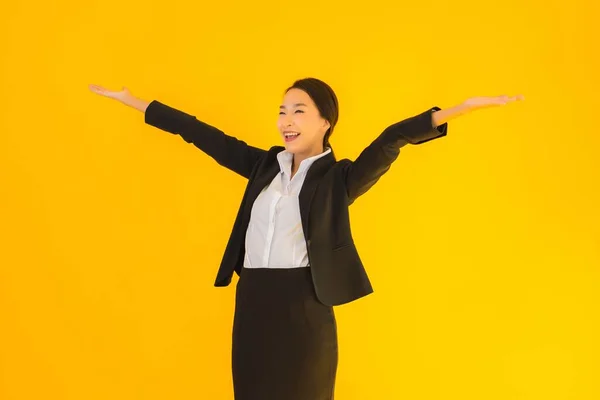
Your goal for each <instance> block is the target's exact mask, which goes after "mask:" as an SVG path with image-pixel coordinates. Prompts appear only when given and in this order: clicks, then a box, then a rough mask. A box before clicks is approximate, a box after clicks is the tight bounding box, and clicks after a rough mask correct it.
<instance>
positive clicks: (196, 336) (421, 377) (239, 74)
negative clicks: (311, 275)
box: [0, 0, 600, 400]
mask: <svg viewBox="0 0 600 400" xmlns="http://www.w3.org/2000/svg"><path fill="white" fill-rule="evenodd" d="M37 3H38V4H30V3H27V2H16V1H15V2H13V3H12V4H4V5H3V6H2V12H1V13H0V14H1V16H0V44H1V47H0V50H1V56H0V57H1V63H0V71H1V75H0V78H1V81H0V87H1V96H0V102H1V107H2V108H1V110H2V113H1V117H0V221H1V222H0V224H1V229H0V235H1V237H0V239H1V242H0V243H1V248H0V399H2V400H22V399H61V400H62V399H64V400H71V399H72V400H81V399H86V400H95V399H112V400H121V399H123V400H124V399H128V400H132V399H144V400H154V399H161V400H162V399H174V400H175V399H177V400H179V399H181V400H183V399H186V400H188V399H211V400H221V399H223V400H225V399H231V398H232V389H231V378H230V359H229V351H230V332H231V320H232V313H233V299H234V290H235V286H234V285H231V286H229V287H227V288H214V287H213V286H212V285H213V282H214V277H215V274H216V271H217V267H218V264H219V262H220V260H221V255H222V252H223V250H224V248H225V244H226V240H227V238H228V235H229V232H230V229H231V226H232V224H233V220H234V217H235V213H236V211H237V207H238V205H239V201H240V199H241V196H242V194H243V189H244V185H245V181H244V180H243V179H242V178H241V177H238V176H237V175H235V174H234V173H232V172H229V171H227V170H225V169H223V168H222V167H220V166H219V165H218V164H216V163H215V162H214V161H213V160H212V159H210V158H209V157H207V156H206V155H204V154H203V153H202V152H200V151H199V150H197V149H196V148H194V147H193V146H192V145H188V144H186V143H185V142H184V141H183V140H181V138H179V137H176V136H172V135H170V134H167V133H165V132H162V131H160V130H157V129H156V128H152V127H149V126H147V125H145V124H144V123H143V115H142V114H141V113H139V112H137V111H135V110H133V109H131V108H127V107H125V106H122V105H120V104H118V103H116V102H114V101H111V100H109V99H106V98H103V97H100V96H97V95H95V94H93V93H92V92H90V91H89V90H88V87H87V85H88V84H90V83H94V84H100V85H104V86H106V87H108V88H111V89H118V88H120V87H121V86H123V85H125V86H127V87H129V88H130V89H131V91H132V92H133V93H134V94H136V95H137V96H140V97H142V98H145V99H148V100H151V99H158V100H160V101H163V102H165V103H167V104H169V105H171V106H174V107H176V108H180V109H182V110H184V111H187V112H190V113H192V114H194V115H196V116H197V117H198V118H200V119H203V120H205V121H206V122H208V123H211V124H214V125H215V126H218V127H219V128H221V129H223V130H224V131H226V132H227V133H229V134H232V135H235V136H237V137H239V138H241V139H244V140H246V141H247V142H249V143H251V144H253V145H257V146H261V147H264V148H267V147H270V146H271V145H274V144H280V143H281V141H280V138H279V136H278V133H277V130H276V125H275V124H276V119H277V113H278V106H279V101H280V99H281V94H282V91H283V90H284V89H285V87H287V86H288V85H289V84H291V83H292V82H293V80H294V79H296V78H301V77H305V76H316V77H319V78H321V79H323V80H325V81H326V82H328V83H330V84H331V85H332V87H333V88H334V89H335V90H336V92H337V94H338V96H339V99H340V106H341V117H340V118H341V119H340V122H339V125H338V127H337V128H336V132H335V134H334V135H333V137H332V145H333V146H334V149H335V151H336V153H337V155H338V158H343V157H349V158H354V157H356V156H357V155H358V153H359V152H360V151H361V149H362V148H363V147H364V146H366V145H368V144H369V143H370V141H371V140H372V139H374V138H375V137H376V136H377V135H378V134H379V133H380V132H381V131H382V129H384V128H385V127H386V126H387V125H389V124H391V123H394V122H396V121H398V120H400V119H403V118H405V117H408V116H411V115H413V114H415V113H418V112H422V111H424V110H426V109H427V108H429V107H431V106H433V105H437V106H440V107H442V108H444V107H449V106H452V105H455V104H458V103H459V102H461V101H463V100H465V99H466V98H468V97H470V96H480V95H484V96H485V95H500V94H509V95H512V94H517V93H523V94H524V95H525V97H526V101H525V102H522V103H516V104H511V105H509V106H506V107H499V108H493V109H486V110H480V111H478V112H476V113H473V114H470V115H466V116H463V117H460V118H459V119H457V120H455V121H452V122H451V123H450V125H449V134H448V136H447V137H446V138H443V139H440V140H437V141H433V142H429V143H427V144H424V145H422V146H420V147H414V146H413V147H410V148H406V149H405V150H404V151H403V152H402V154H401V157H400V159H399V160H398V161H397V162H396V163H395V164H394V166H393V167H392V170H390V171H389V173H388V174H387V175H386V176H385V177H384V178H383V179H382V180H381V181H380V182H379V183H378V184H377V185H376V186H375V187H374V188H373V189H372V190H371V191H370V192H369V193H367V194H366V195H365V196H364V197H362V198H360V199H359V200H358V201H357V202H356V203H355V204H354V205H353V206H352V208H351V217H352V222H353V233H354V237H355V240H356V242H357V245H358V247H359V251H360V253H361V256H362V258H363V261H364V263H365V265H366V268H367V270H368V272H369V274H370V277H371V279H372V281H373V285H374V287H375V293H374V294H373V295H371V296H368V297H367V298H364V299H363V300H361V301H358V302H355V303H352V304H349V305H345V306H342V307H339V308H337V317H338V327H339V340H340V365H339V370H338V381H337V390H336V393H337V396H336V398H339V399H340V400H350V399H360V400H364V399H413V400H416V399H444V400H450V399H460V400H468V399H469V400H470V399H477V400H479V399H486V400H495V399H498V400H500V399H502V400H508V399H519V400H521V399H523V400H524V399H527V400H533V399H544V400H551V399H561V400H562V399H577V400H580V399H598V398H600V383H599V380H598V377H599V376H600V361H599V360H600V348H599V345H598V343H599V342H598V338H600V323H599V322H600V317H599V312H598V307H599V306H600V296H599V294H598V293H599V290H598V286H599V284H600V274H599V269H598V267H599V265H600V250H599V248H600V239H599V237H600V228H599V227H600V218H599V217H600V216H599V211H598V207H599V204H600V196H599V191H598V182H599V175H600V174H599V171H600V168H599V167H600V162H599V160H600V157H598V155H597V154H598V150H599V146H598V145H599V143H600V135H599V133H598V124H597V115H598V114H597V108H598V89H599V88H600V87H599V86H600V85H599V82H598V80H599V78H598V71H599V70H600V63H599V62H598V56H597V54H598V52H597V43H596V42H597V39H598V36H599V35H598V33H599V32H598V24H597V20H598V15H599V13H598V10H599V9H598V5H597V2H595V1H592V0H588V1H583V0H579V1H571V2H559V1H547V0H544V1H541V0H535V1H534V0H531V1H528V2H526V3H527V4H526V5H522V4H519V3H520V1H517V0H507V1H502V2H494V3H490V2H482V1H466V0H463V1H442V0H430V1H412V2H408V1H403V2H391V1H390V2H388V3H387V4H385V3H381V2H377V1H368V2H366V3H364V2H362V3H361V5H360V6H358V5H357V6H356V7H353V6H350V5H348V4H347V2H346V1H341V0H338V1H329V2H325V1H319V2H316V1H294V2H269V3H266V2H261V3H255V2H241V1H240V2H235V3H230V2H214V4H212V5H211V4H206V3H205V2H192V1H189V2H182V1H169V2H152V1H150V2H148V1H126V2H125V1H114V0H103V1H97V2H94V3H95V4H92V3H88V4H85V3H86V2H82V1H66V0H60V1H55V2H42V1H39V2H37ZM594 53H595V54H594ZM236 281H237V278H234V283H235V282H236Z"/></svg>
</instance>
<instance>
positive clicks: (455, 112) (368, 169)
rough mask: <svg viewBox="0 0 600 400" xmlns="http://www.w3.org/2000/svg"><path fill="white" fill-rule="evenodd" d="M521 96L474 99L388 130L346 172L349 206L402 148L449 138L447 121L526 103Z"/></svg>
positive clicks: (368, 187) (430, 112)
mask: <svg viewBox="0 0 600 400" xmlns="http://www.w3.org/2000/svg"><path fill="white" fill-rule="evenodd" d="M523 99H524V98H523V96H522V95H518V96H513V97H508V96H496V97H472V98H470V99H468V100H466V101H464V102H463V103H461V104H458V105H456V106H453V107H449V108H447V109H444V110H442V109H441V108H440V107H432V108H430V109H428V110H426V111H424V112H422V113H420V114H417V115H415V116H412V117H410V118H406V119H404V120H402V121H400V122H397V123H395V124H393V125H390V126H389V127H388V128H386V129H385V130H384V131H383V132H382V133H381V134H380V135H379V136H378V137H377V138H376V139H375V140H374V141H373V142H372V143H371V144H370V145H369V146H368V147H366V148H365V149H364V150H363V151H362V152H361V153H360V155H359V156H358V157H357V158H356V160H354V161H353V162H351V163H349V164H348V165H347V166H346V168H345V169H344V175H345V181H346V189H347V192H348V200H349V204H352V203H353V202H354V201H355V200H356V199H357V198H358V197H359V196H361V195H363V194H364V193H366V192H367V191H368V190H369V189H370V188H371V187H372V186H373V185H375V183H377V181H378V180H379V179H380V178H381V176H383V174H385V173H386V172H387V171H388V170H389V169H390V167H391V165H392V163H393V162H394V161H395V160H396V159H397V158H398V156H399V154H400V148H402V147H403V146H405V145H407V144H422V143H425V142H428V141H430V140H433V139H437V138H440V137H443V136H446V135H447V133H448V121H450V120H451V119H454V118H456V117H458V116H460V115H463V114H466V113H468V112H471V111H474V110H477V109H481V108H487V107H491V106H498V105H504V104H507V103H509V102H512V101H516V100H523Z"/></svg>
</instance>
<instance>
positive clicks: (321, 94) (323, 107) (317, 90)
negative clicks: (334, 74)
mask: <svg viewBox="0 0 600 400" xmlns="http://www.w3.org/2000/svg"><path fill="white" fill-rule="evenodd" d="M290 89H300V90H303V91H304V92H306V93H307V94H308V95H309V96H310V98H311V99H312V101H313V102H314V103H315V105H316V106H317V109H318V110H319V114H320V115H321V117H322V118H325V119H326V120H327V121H329V124H330V126H329V129H327V132H325V137H324V138H323V148H325V147H330V148H331V153H332V154H333V148H332V147H331V144H330V143H329V138H330V137H331V134H332V133H333V128H334V127H335V125H336V124H337V121H338V116H339V105H338V99H337V96H336V95H335V92H334V91H333V89H332V88H331V87H330V86H329V85H328V84H327V83H325V82H323V81H322V80H320V79H317V78H303V79H299V80H297V81H296V82H294V84H293V85H292V86H290V87H289V88H287V89H286V91H285V93H287V92H288V91H290ZM333 156H334V158H335V154H333Z"/></svg>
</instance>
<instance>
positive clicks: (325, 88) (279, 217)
mask: <svg viewBox="0 0 600 400" xmlns="http://www.w3.org/2000/svg"><path fill="white" fill-rule="evenodd" d="M90 88H91V89H92V91H94V92H96V93H99V94H102V95H105V96H107V97H111V98H114V99H117V100H120V101H121V102H123V103H124V104H127V105H129V106H131V107H134V108H136V109H138V110H140V111H143V112H144V114H145V122H146V123H148V124H149V125H152V126H155V127H157V128H159V129H162V130H165V131H167V132H171V133H175V134H179V135H180V136H181V137H182V138H183V139H184V140H185V141H186V142H188V143H193V144H194V145H195V146H197V147H198V148H199V149H201V150H203V151H204V152H205V153H206V154H208V155H210V156H211V157H213V158H214V159H215V160H216V161H217V162H218V163H219V164H220V165H222V166H225V167H226V168H228V169H230V170H232V171H234V172H236V173H238V174H240V175H241V176H243V177H245V178H247V179H248V186H247V190H246V192H245V194H244V198H243V200H242V204H241V206H240V208H239V210H238V215H237V218H236V221H235V224H234V227H233V230H232V232H231V236H230V239H229V242H228V244H227V249H226V252H225V254H224V256H223V260H222V263H221V266H220V268H219V271H218V273H217V278H216V281H215V286H227V285H229V284H230V282H231V278H232V275H233V273H234V271H235V272H237V273H238V275H239V280H238V282H237V286H236V302H235V314H234V321H233V335H232V341H233V343H232V374H233V386H234V393H235V399H236V400H283V399H285V400H308V399H310V400H333V397H334V387H335V380H336V372H337V364H338V341H337V340H338V339H337V324H336V319H335V313H334V309H333V306H335V305H340V304H344V303H348V302H351V301H354V300H356V299H359V298H361V297H363V296H366V295H368V294H370V293H372V292H373V288H372V287H371V283H370V281H369V278H368V276H367V274H366V271H365V269H364V267H363V265H362V262H361V259H360V257H359V255H358V250H357V248H356V246H355V245H354V240H353V238H352V234H351V229H350V219H349V212H348V207H349V206H350V205H351V204H352V202H353V201H354V200H355V199H356V198H358V197H359V196H361V195H363V194H365V193H366V192H367V191H368V190H369V189H370V188H371V187H373V185H374V184H375V183H376V182H378V180H379V179H380V178H381V177H382V176H383V175H384V174H385V173H386V172H387V171H388V170H389V169H390V166H391V164H392V163H393V162H394V161H395V160H396V159H397V157H398V155H399V153H400V148H401V147H403V146H406V145H408V144H420V143H424V142H427V141H430V140H433V139H436V138H440V137H443V136H446V135H447V129H448V126H447V123H445V121H448V120H450V119H452V118H454V117H456V116H458V115H461V114H464V113H465V112H466V111H470V110H473V109H477V108H483V107H486V106H488V105H491V104H493V105H499V104H505V103H506V102H508V101H510V100H511V99H512V98H506V99H504V98H502V99H500V98H486V97H476V98H472V99H470V100H469V101H467V102H465V103H462V104H460V105H458V106H455V107H452V108H449V109H446V110H442V109H441V108H439V107H437V106H433V107H430V108H428V109H426V110H424V111H423V112H421V113H419V114H417V115H414V116H412V117H409V118H406V119H403V120H401V121H399V122H396V123H394V124H392V125H390V126H389V127H388V128H386V129H385V130H384V131H383V132H381V133H380V135H379V136H378V137H377V138H375V139H374V140H373V142H372V143H371V144H370V145H369V146H367V147H366V148H365V149H364V150H363V151H362V152H361V154H360V155H359V156H358V157H357V158H356V159H355V160H354V161H350V160H348V159H343V160H340V161H337V160H336V159H335V157H334V155H333V151H332V149H331V145H330V143H329V138H330V137H331V134H332V133H333V130H334V128H335V125H336V123H337V120H338V101H337V97H336V95H335V93H334V92H333V90H332V89H331V87H329V85H327V84H326V83H325V82H323V81H321V80H318V79H315V78H306V79H301V80H298V81H296V82H295V83H294V84H293V85H292V86H291V87H289V88H288V89H287V90H286V91H285V93H284V96H283V102H282V104H281V106H280V113H279V119H278V121H277V125H278V128H279V131H280V132H281V135H282V140H283V142H284V144H285V147H283V146H273V147H271V148H270V149H269V150H263V149H259V148H257V147H253V146H250V145H248V144H246V143H245V142H243V141H241V140H239V139H237V138H235V137H233V136H229V135H227V134H225V133H224V132H222V131H220V130H219V129H217V128H215V127H212V126H210V125H208V124H206V123H204V122H202V121H199V120H198V119H196V117H194V116H193V115H190V114H186V113H184V112H182V111H179V110H176V109H174V108H172V107H169V106H167V105H165V104H162V103H160V102H158V101H156V100H154V101H152V102H146V101H144V100H141V99H137V98H135V97H133V96H132V95H131V94H130V93H129V91H128V90H126V89H125V88H124V89H123V90H122V91H119V92H111V91H108V90H106V89H104V88H101V87H98V86H91V87H90Z"/></svg>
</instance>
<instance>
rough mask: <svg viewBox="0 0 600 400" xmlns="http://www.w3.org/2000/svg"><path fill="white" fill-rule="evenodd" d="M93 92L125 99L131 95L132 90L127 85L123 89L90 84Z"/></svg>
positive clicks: (112, 97)
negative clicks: (109, 88) (110, 88)
mask: <svg viewBox="0 0 600 400" xmlns="http://www.w3.org/2000/svg"><path fill="white" fill-rule="evenodd" d="M89 88H90V90H91V91H92V92H94V93H96V94H99V95H101V96H105V97H109V98H111V99H115V100H119V101H123V100H125V99H127V98H130V97H131V92H130V91H129V89H127V88H126V87H125V86H123V88H122V89H121V90H108V89H106V88H104V87H102V86H100V85H89Z"/></svg>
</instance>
